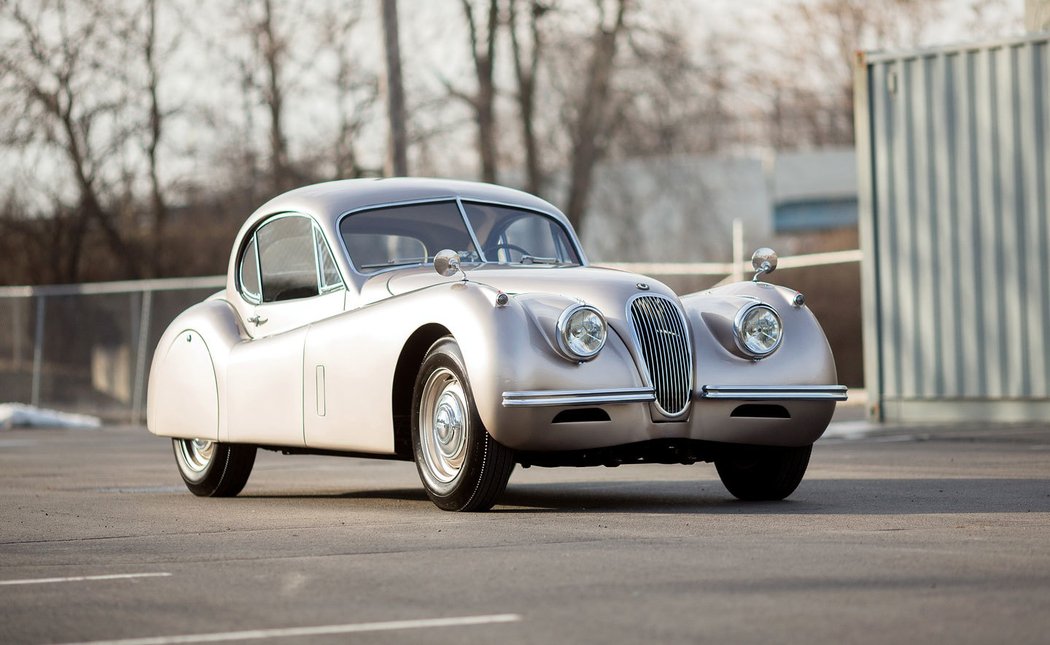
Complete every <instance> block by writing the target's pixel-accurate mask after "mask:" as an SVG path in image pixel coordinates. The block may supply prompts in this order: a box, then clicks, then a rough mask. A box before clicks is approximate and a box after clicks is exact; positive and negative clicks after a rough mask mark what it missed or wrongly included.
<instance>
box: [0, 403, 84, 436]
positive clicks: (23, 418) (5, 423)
mask: <svg viewBox="0 0 1050 645" xmlns="http://www.w3.org/2000/svg"><path fill="white" fill-rule="evenodd" d="M101 425H102V422H101V421H99V418H98V417H93V416H90V415H87V414H69V413H67V412H58V411H56V410H44V409H42V408H37V407H33V406H31V405H24V404H22V403H0V429H4V430H7V429H9V428H98V427H100V426H101Z"/></svg>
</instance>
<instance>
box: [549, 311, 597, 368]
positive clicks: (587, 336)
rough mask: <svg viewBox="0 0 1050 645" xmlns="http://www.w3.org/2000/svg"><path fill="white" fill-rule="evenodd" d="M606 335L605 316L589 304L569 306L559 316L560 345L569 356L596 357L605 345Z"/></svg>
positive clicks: (579, 358) (584, 359)
mask: <svg viewBox="0 0 1050 645" xmlns="http://www.w3.org/2000/svg"><path fill="white" fill-rule="evenodd" d="M605 335H606V326H605V318H604V317H602V314H601V312H599V311H598V310H597V309H595V308H594V307H591V306H589V305H574V306H572V307H569V308H568V309H566V310H565V311H564V312H562V314H561V316H560V317H559V318H558V345H559V346H560V347H561V351H562V352H564V353H565V355H566V356H568V357H569V358H572V359H575V360H581V361H586V360H590V359H592V358H594V357H595V356H597V355H598V352H600V351H601V349H602V347H603V346H604V345H605Z"/></svg>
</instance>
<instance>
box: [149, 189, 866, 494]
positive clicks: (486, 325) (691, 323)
mask: <svg viewBox="0 0 1050 645" xmlns="http://www.w3.org/2000/svg"><path fill="white" fill-rule="evenodd" d="M754 262H755V266H756V275H755V279H754V280H753V281H746V282H739V283H735V284H729V285H727V286H722V287H718V288H715V289H711V290H709V291H704V292H700V293H694V294H690V295H687V296H683V297H679V296H677V295H675V293H674V292H673V291H671V289H669V288H668V287H667V286H665V285H663V284H661V283H660V282H658V281H656V280H653V279H652V278H647V277H645V276H641V275H635V274H631V273H625V272H622V271H615V270H611V269H603V268H598V267H594V266H591V265H590V263H589V262H588V261H587V258H586V256H585V255H584V252H583V249H581V248H580V243H579V240H578V239H577V237H576V234H575V232H574V231H573V230H572V227H571V226H570V225H569V222H568V221H567V219H566V218H565V216H564V215H563V214H562V213H561V212H559V211H558V209H556V208H554V207H553V206H551V205H550V204H548V203H547V202H545V201H543V200H541V199H539V198H537V197H534V196H532V195H528V194H526V193H522V192H519V191H516V190H511V189H508V188H502V187H498V186H493V185H488V184H478V183H470V182H459V181H445V180H429V179H382V180H348V181H336V182H330V183H323V184H317V185H313V186H307V187H305V188H300V189H298V190H293V191H291V192H289V193H286V194H284V195H281V196H279V197H277V198H275V199H273V200H271V201H269V202H268V203H266V204H265V205H263V206H262V207H261V208H260V209H259V210H257V211H256V212H255V213H254V214H253V215H251V217H249V218H248V220H247V221H246V222H245V224H244V226H243V227H242V228H241V230H240V233H239V234H238V235H237V239H236V243H235V244H234V246H233V251H232V253H231V255H230V263H229V272H228V278H227V283H226V288H225V289H224V290H223V291H220V292H218V293H216V294H214V295H213V296H211V297H209V298H208V299H206V300H205V301H204V302H201V303H200V304H197V305H194V306H193V307H191V308H189V309H187V310H186V311H185V312H184V313H182V314H181V315H180V316H179V317H178V318H176V319H175V320H174V322H172V323H171V325H170V326H169V327H168V329H167V331H166V332H165V333H164V335H163V337H162V338H161V340H160V343H159V345H158V347H157V350H156V353H155V355H154V358H153V366H152V371H151V372H150V380H149V391H148V402H147V406H148V414H147V424H148V427H149V430H150V431H151V432H152V433H154V434H156V435H160V436H164V437H171V438H172V443H173V446H174V452H175V461H176V463H177V464H178V468H179V472H180V473H181V475H182V478H183V480H184V481H185V482H186V486H187V487H188V488H189V489H190V491H192V492H193V493H194V494H196V495H203V496H230V495H236V494H237V493H238V492H240V491H241V489H242V488H243V487H244V485H245V483H246V482H247V480H248V476H249V475H250V473H251V470H252V465H253V463H254V460H255V454H256V450H257V449H258V448H263V449H268V450H276V451H280V452H283V453H286V454H288V453H291V454H298V453H313V454H326V455H330V454H338V455H353V456H368V457H378V458H386V459H390V458H393V459H404V460H414V461H415V463H416V466H417V469H418V471H419V476H420V479H421V480H422V482H423V486H424V488H425V489H426V492H427V495H428V496H429V497H430V499H431V500H433V502H434V503H435V504H436V505H437V506H438V507H440V508H442V509H445V510H457V511H470V510H473V511H477V510H485V509H488V508H490V507H491V506H492V505H493V504H494V503H496V502H497V501H498V499H499V496H500V494H501V493H502V492H503V490H504V489H505V488H506V486H507V480H508V478H509V477H510V474H511V471H512V470H513V469H514V465H515V464H521V465H522V466H524V467H529V466H602V465H604V466H618V465H620V464H632V463H648V462H657V463H681V464H692V463H694V462H697V461H706V462H712V461H713V462H714V464H715V466H716V468H717V470H718V474H719V476H720V477H721V479H722V481H723V483H724V484H725V485H726V487H727V488H728V489H729V491H730V492H731V493H732V494H733V495H735V496H736V497H738V498H741V499H747V500H770V499H783V498H784V497H786V496H788V495H790V494H791V493H792V491H794V490H795V488H796V486H798V484H799V482H800V481H801V480H802V477H803V475H804V474H805V471H806V467H807V465H808V463H809V456H810V450H811V448H812V444H813V442H814V441H816V440H817V438H819V437H820V436H821V434H822V433H823V432H824V430H825V428H826V427H827V425H828V422H829V420H830V419H831V415H832V412H833V411H834V408H835V402H836V401H840V400H843V399H845V398H846V388H845V387H843V386H841V385H838V384H837V377H836V373H835V363H834V360H833V358H832V355H831V350H830V348H829V347H828V343H827V340H826V339H825V336H824V332H823V331H822V329H821V327H820V325H819V324H818V323H817V321H816V319H815V318H814V316H813V314H812V313H811V312H810V311H809V309H808V308H807V307H806V306H805V300H804V298H803V296H802V295H801V294H799V293H797V292H795V291H793V290H791V289H787V288H784V287H780V286H775V285H772V284H768V283H766V282H762V281H759V278H760V277H761V275H762V274H764V273H768V272H769V271H772V270H773V268H775V266H776V255H775V254H774V253H773V252H772V251H770V250H768V249H760V251H759V252H757V253H756V257H755V260H754Z"/></svg>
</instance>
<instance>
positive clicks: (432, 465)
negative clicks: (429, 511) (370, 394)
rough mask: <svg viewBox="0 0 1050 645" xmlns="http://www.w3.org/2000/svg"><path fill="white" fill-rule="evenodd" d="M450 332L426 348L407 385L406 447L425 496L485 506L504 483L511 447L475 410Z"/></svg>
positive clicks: (463, 506)
mask: <svg viewBox="0 0 1050 645" xmlns="http://www.w3.org/2000/svg"><path fill="white" fill-rule="evenodd" d="M466 374H467V372H466V369H465V368H464V366H463V356H462V354H460V351H459V346H458V345H457V344H456V341H454V340H453V339H452V338H449V337H446V338H442V339H440V340H438V341H437V342H436V343H434V344H433V345H432V346H431V347H430V350H429V351H427V355H426V357H425V358H424V359H423V364H422V365H421V366H420V368H419V373H418V374H417V376H416V382H415V387H414V388H413V390H412V452H413V454H414V456H415V461H416V470H418V471H419V479H420V481H422V482H423V487H424V488H425V489H426V491H427V496H428V497H430V500H431V501H432V502H434V504H435V505H437V507H438V508H441V509H443V510H446V511H487V510H488V509H490V508H492V505H493V504H495V503H496V500H497V499H498V498H499V496H500V495H501V494H502V493H503V491H504V489H506V488H507V480H508V479H510V473H511V471H512V470H514V453H513V451H512V450H510V449H509V448H506V447H505V446H503V445H501V444H500V443H499V442H497V441H496V440H495V439H493V438H492V436H491V435H490V434H489V433H488V431H487V430H486V429H485V426H484V425H483V424H482V423H481V418H480V417H479V416H478V412H477V408H476V406H475V405H474V397H473V395H472V394H471V390H470V382H469V381H468V380H467V376H466Z"/></svg>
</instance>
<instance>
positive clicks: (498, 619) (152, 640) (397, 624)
mask: <svg viewBox="0 0 1050 645" xmlns="http://www.w3.org/2000/svg"><path fill="white" fill-rule="evenodd" d="M519 620H521V616H520V615H519V614H496V615H493V616H460V617H457V618H425V619H422V620H392V621H388V622H384V623H351V624H348V625H321V626H318V627H287V628H284V629H253V630H249V631H243V632H217V633H214V634H185V635H182V636H153V637H149V638H126V639H122V640H113V641H90V642H83V643H68V644H66V645H173V644H178V643H219V642H222V641H246V640H258V639H264V638H295V637H301V636H327V635H331V634H354V633H360V632H387V631H392V630H395V629H422V628H426V627H465V626H469V625H491V624H494V623H516V622H518V621H519Z"/></svg>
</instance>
